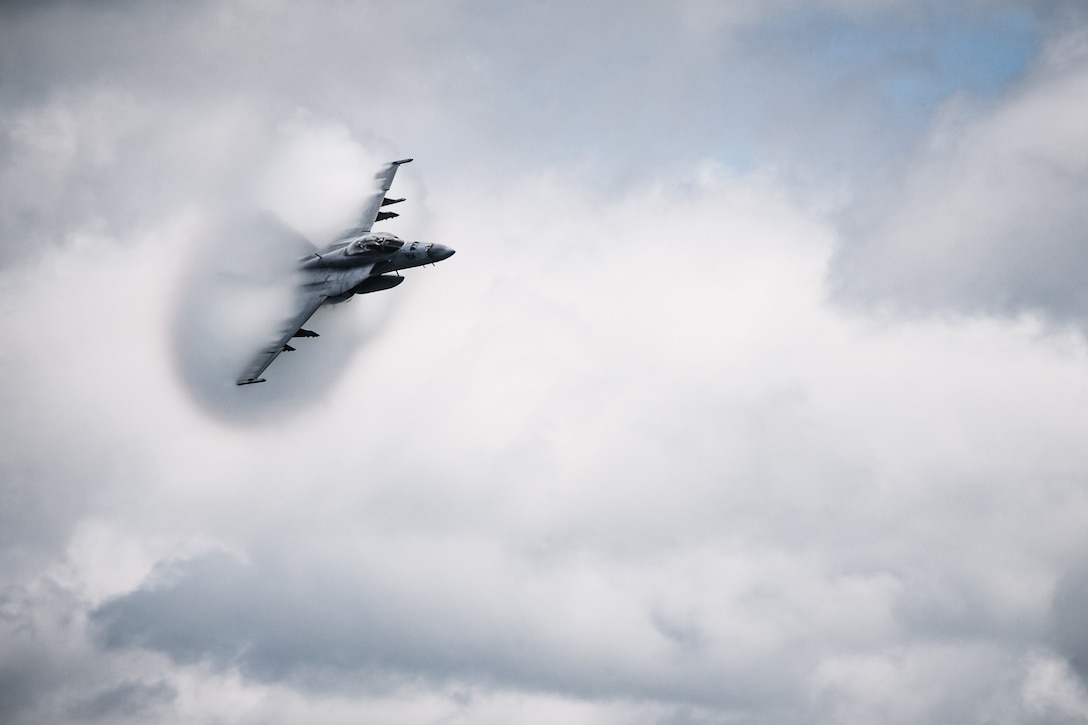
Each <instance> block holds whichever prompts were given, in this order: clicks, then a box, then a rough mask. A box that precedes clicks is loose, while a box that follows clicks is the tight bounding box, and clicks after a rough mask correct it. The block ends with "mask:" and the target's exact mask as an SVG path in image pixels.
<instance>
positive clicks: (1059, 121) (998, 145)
mask: <svg viewBox="0 0 1088 725" xmlns="http://www.w3.org/2000/svg"><path fill="white" fill-rule="evenodd" d="M1086 59H1088V55H1086V53H1085V46H1084V39H1083V36H1082V35H1081V34H1072V35H1070V36H1066V37H1064V38H1061V39H1060V40H1056V41H1054V42H1053V43H1052V45H1051V46H1050V48H1049V51H1048V53H1047V54H1046V56H1045V57H1044V58H1043V59H1042V60H1041V61H1040V62H1039V63H1038V65H1037V67H1036V68H1035V69H1034V70H1033V72H1032V73H1031V74H1030V75H1029V76H1028V77H1027V78H1025V79H1024V80H1023V81H1022V82H1021V83H1020V84H1019V87H1018V88H1017V89H1016V91H1015V92H1014V93H1012V94H1010V95H1009V96H1008V97H1007V98H1003V99H1001V100H1000V101H998V102H996V103H994V104H992V105H993V107H989V108H988V107H987V106H986V104H981V105H980V104H979V103H974V102H971V101H969V100H967V99H963V98H960V99H955V100H953V101H951V102H949V103H948V104H947V105H946V107H945V108H944V109H943V111H942V113H941V115H940V117H939V118H938V120H937V122H936V124H935V127H934V130H933V132H932V134H931V136H930V138H929V140H928V143H927V146H926V148H925V149H924V150H923V151H922V152H921V153H920V154H919V155H918V157H917V158H916V160H915V161H914V162H913V163H912V165H911V168H910V169H909V170H908V171H907V172H906V173H905V174H904V175H903V177H902V178H901V179H900V180H898V181H896V182H895V183H893V184H891V185H890V186H886V187H882V188H881V189H880V191H879V192H878V194H877V196H876V197H875V199H866V200H865V201H864V202H863V203H862V204H860V205H859V208H857V209H855V210H854V215H853V216H852V217H851V222H852V223H851V224H850V233H849V237H848V240H847V243H846V244H844V246H843V247H842V248H841V250H840V252H839V257H838V259H837V261H836V268H835V275H836V280H837V283H838V285H839V289H840V292H841V294H842V295H843V297H844V298H846V299H850V300H856V301H858V302H859V303H872V302H877V303H879V302H890V303H892V304H894V305H897V306H901V307H903V308H906V309H909V310H919V311H932V310H953V311H960V312H965V313H968V314H972V313H983V314H1002V315H1017V314H1022V313H1025V312H1031V313H1037V314H1042V315H1044V316H1046V317H1047V318H1048V319H1051V320H1053V321H1054V322H1055V323H1059V324H1072V325H1076V326H1078V327H1080V328H1081V329H1086V328H1085V323H1084V321H1085V319H1086V317H1085V316H1086V314H1088V308H1086V306H1085V301H1084V294H1083V291H1082V290H1083V289H1084V288H1085V280H1084V279H1083V277H1082V276H1081V273H1080V270H1081V269H1082V268H1083V267H1084V264H1083V259H1082V258H1081V254H1082V251H1081V250H1082V248H1083V244H1082V241H1083V230H1084V228H1085V223H1086V221H1088V220H1086V218H1085V207H1084V204H1083V199H1084V195H1085V191H1086V190H1088V132H1086V131H1085V129H1088V118H1086V117H1085V113H1084V109H1083V104H1081V103H1080V102H1079V99H1081V98H1082V97H1083V95H1084V93H1085V90H1086V84H1088V64H1086Z"/></svg>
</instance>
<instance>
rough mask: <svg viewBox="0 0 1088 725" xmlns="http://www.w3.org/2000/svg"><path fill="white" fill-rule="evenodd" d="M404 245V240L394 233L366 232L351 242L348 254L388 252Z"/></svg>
mask: <svg viewBox="0 0 1088 725" xmlns="http://www.w3.org/2000/svg"><path fill="white" fill-rule="evenodd" d="M403 246H404V241H403V240H402V239H401V238H400V237H398V236H397V235H395V234H387V233H384V232H383V233H381V234H367V235H366V236H364V237H360V238H358V239H356V240H355V241H354V242H352V243H351V244H350V245H349V246H348V249H347V253H348V254H389V253H390V252H395V251H397V250H398V249H400V248H401V247H403Z"/></svg>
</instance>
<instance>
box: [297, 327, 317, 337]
mask: <svg viewBox="0 0 1088 725" xmlns="http://www.w3.org/2000/svg"><path fill="white" fill-rule="evenodd" d="M291 337H321V335H318V334H317V333H316V332H314V331H313V330H304V329H302V328H299V331H298V332H296V333H295V334H294V335H291Z"/></svg>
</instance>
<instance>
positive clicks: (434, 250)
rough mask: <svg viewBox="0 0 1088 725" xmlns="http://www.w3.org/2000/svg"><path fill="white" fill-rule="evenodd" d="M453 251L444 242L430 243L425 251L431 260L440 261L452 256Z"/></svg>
mask: <svg viewBox="0 0 1088 725" xmlns="http://www.w3.org/2000/svg"><path fill="white" fill-rule="evenodd" d="M455 251H456V250H453V249H450V248H449V247H447V246H446V245H444V244H432V245H431V248H430V249H429V250H428V251H427V256H428V257H430V258H431V261H434V262H441V261H442V260H443V259H449V258H450V257H452V256H453V254H454V252H455Z"/></svg>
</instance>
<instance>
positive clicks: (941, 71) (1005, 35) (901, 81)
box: [770, 7, 1041, 116]
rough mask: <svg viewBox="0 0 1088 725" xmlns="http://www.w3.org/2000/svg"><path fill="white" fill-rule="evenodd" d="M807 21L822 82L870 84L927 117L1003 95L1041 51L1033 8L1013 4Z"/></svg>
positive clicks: (903, 108) (898, 105) (897, 106)
mask: <svg viewBox="0 0 1088 725" xmlns="http://www.w3.org/2000/svg"><path fill="white" fill-rule="evenodd" d="M806 25H808V29H807V32H806V34H810V33H811V35H810V36H809V37H811V38H813V39H814V41H815V42H814V45H813V46H812V47H811V49H810V50H811V56H810V58H809V61H810V62H811V65H810V73H811V74H812V80H813V81H814V82H815V83H816V84H817V85H825V84H827V85H832V86H834V85H836V84H838V83H844V82H850V81H853V80H859V79H860V80H863V81H867V82H869V83H872V84H873V86H874V88H873V89H874V90H875V91H877V92H878V94H879V95H880V97H881V98H882V99H883V100H884V101H885V102H887V103H889V104H891V105H892V106H893V108H894V110H896V111H899V112H909V113H912V114H919V115H922V116H928V113H929V112H931V111H932V110H933V108H934V107H935V106H936V105H937V104H939V103H940V102H941V101H943V100H944V99H946V98H948V97H949V96H951V95H953V94H955V93H959V92H963V93H968V94H971V95H974V96H982V97H987V96H993V95H997V94H999V93H1001V92H1002V91H1003V90H1004V89H1005V88H1006V87H1007V86H1008V85H1009V84H1010V83H1011V82H1013V81H1014V80H1015V79H1016V78H1017V77H1018V76H1019V75H1020V74H1021V73H1022V72H1023V70H1024V69H1025V67H1026V66H1027V64H1028V63H1029V62H1030V61H1031V59H1032V58H1033V57H1034V56H1035V54H1036V53H1037V51H1038V47H1039V44H1040V34H1041V31H1040V27H1039V22H1038V21H1037V19H1036V18H1035V16H1034V15H1033V14H1032V13H1031V12H1030V11H1029V10H1026V9H1014V8H1010V9H1004V10H1000V11H996V12H993V13H986V14H984V13H980V12H975V13H969V12H967V11H965V10H963V9H955V8H953V7H949V8H947V9H945V10H943V11H934V12H931V13H909V12H906V11H899V12H898V13H890V14H878V15H874V16H870V17H869V18H868V19H866V20H857V19H850V18H846V17H843V16H841V15H840V16H836V15H830V14H824V15H822V16H817V17H812V16H810V17H809V18H808V20H807V21H806ZM770 32H771V34H772V35H774V34H777V32H776V31H775V30H774V29H770ZM794 32H796V30H794ZM821 75H822V76H824V77H823V79H821V78H820V76H821Z"/></svg>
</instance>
